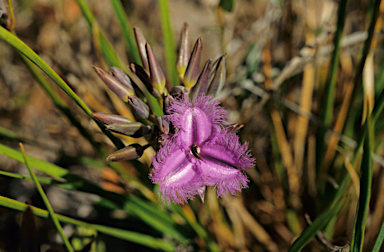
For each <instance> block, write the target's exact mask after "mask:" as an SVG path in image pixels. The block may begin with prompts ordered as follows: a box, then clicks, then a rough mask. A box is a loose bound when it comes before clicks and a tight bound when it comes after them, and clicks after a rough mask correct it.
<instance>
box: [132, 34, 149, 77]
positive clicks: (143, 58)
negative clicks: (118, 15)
mask: <svg viewBox="0 0 384 252" xmlns="http://www.w3.org/2000/svg"><path fill="white" fill-rule="evenodd" d="M133 32H134V33H135V38H136V44H137V47H138V48H139V53H140V57H141V61H142V62H143V67H144V68H145V69H146V70H147V71H149V64H148V57H147V51H146V49H145V44H146V43H147V41H146V40H145V37H144V35H143V33H142V32H141V30H140V28H138V27H135V28H133Z"/></svg>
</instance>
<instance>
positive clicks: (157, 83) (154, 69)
mask: <svg viewBox="0 0 384 252" xmlns="http://www.w3.org/2000/svg"><path fill="white" fill-rule="evenodd" d="M145 48H146V49H147V55H148V63H149V72H150V75H151V82H152V85H153V87H154V88H155V89H157V91H159V93H160V94H161V95H162V94H163V92H164V87H165V77H164V73H163V71H162V70H161V68H160V66H159V63H158V62H157V60H156V58H155V54H154V53H153V50H152V47H151V46H150V45H149V44H148V43H146V44H145Z"/></svg>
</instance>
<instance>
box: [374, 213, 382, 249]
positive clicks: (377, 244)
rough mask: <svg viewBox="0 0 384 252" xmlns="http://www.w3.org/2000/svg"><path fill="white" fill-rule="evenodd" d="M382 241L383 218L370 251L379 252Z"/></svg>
mask: <svg viewBox="0 0 384 252" xmlns="http://www.w3.org/2000/svg"><path fill="white" fill-rule="evenodd" d="M383 241H384V220H383V223H382V224H381V228H380V231H379V234H378V236H377V239H376V242H375V245H374V246H373V249H372V252H379V251H380V248H381V246H382V245H383Z"/></svg>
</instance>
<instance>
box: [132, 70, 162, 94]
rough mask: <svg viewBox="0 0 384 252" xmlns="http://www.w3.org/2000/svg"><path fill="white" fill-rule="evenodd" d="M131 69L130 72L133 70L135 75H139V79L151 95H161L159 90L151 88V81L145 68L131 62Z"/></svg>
mask: <svg viewBox="0 0 384 252" xmlns="http://www.w3.org/2000/svg"><path fill="white" fill-rule="evenodd" d="M131 69H132V72H134V73H135V74H136V75H137V77H139V79H140V80H141V81H142V82H143V84H144V85H145V87H146V88H147V89H148V91H149V92H150V93H151V95H153V96H154V97H156V98H160V97H161V95H160V93H159V91H157V89H154V88H153V86H152V81H151V79H150V77H149V73H148V72H147V70H145V69H144V68H143V67H142V66H140V65H137V64H135V63H132V64H131Z"/></svg>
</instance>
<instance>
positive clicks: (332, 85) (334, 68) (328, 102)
mask: <svg viewBox="0 0 384 252" xmlns="http://www.w3.org/2000/svg"><path fill="white" fill-rule="evenodd" d="M346 9H347V0H341V1H340V4H339V9H338V14H337V29H336V33H335V37H334V38H333V46H334V49H333V53H332V59H331V64H330V69H329V75H328V81H327V83H326V86H325V90H324V99H325V101H324V104H323V106H321V108H322V112H323V113H322V121H323V124H324V127H321V128H320V129H319V138H318V146H317V153H318V155H317V156H318V157H319V158H318V160H319V162H318V163H317V166H316V170H317V172H319V169H320V167H321V160H322V157H323V154H324V143H325V137H326V133H327V129H328V128H329V127H330V125H331V122H332V117H333V109H334V108H333V107H334V104H335V93H336V81H337V73H338V70H339V60H340V42H341V37H342V35H343V30H344V24H345V18H346Z"/></svg>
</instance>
